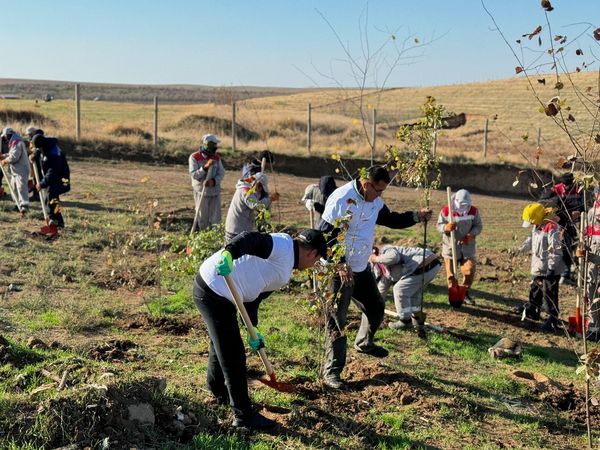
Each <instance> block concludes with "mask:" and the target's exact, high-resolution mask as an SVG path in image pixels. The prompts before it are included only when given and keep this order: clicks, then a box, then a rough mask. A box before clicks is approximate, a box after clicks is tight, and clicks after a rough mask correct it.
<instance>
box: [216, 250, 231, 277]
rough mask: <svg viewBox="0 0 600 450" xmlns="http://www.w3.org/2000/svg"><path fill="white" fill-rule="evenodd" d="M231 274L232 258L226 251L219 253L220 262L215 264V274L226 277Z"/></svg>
mask: <svg viewBox="0 0 600 450" xmlns="http://www.w3.org/2000/svg"><path fill="white" fill-rule="evenodd" d="M231 272H233V258H232V257H231V253H229V252H228V251H227V250H223V251H222V252H221V260H220V261H219V262H218V263H217V273H218V274H219V275H222V276H227V275H229V274H231Z"/></svg>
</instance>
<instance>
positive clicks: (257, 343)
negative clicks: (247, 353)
mask: <svg viewBox="0 0 600 450" xmlns="http://www.w3.org/2000/svg"><path fill="white" fill-rule="evenodd" d="M254 331H255V333H256V339H252V336H250V334H248V346H249V347H250V348H251V349H252V350H254V351H255V352H258V351H259V350H260V349H261V348H264V346H265V340H264V339H263V337H262V334H260V333H259V332H258V330H257V329H256V328H255V329H254Z"/></svg>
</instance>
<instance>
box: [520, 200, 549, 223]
mask: <svg viewBox="0 0 600 450" xmlns="http://www.w3.org/2000/svg"><path fill="white" fill-rule="evenodd" d="M544 217H546V208H544V205H542V204H540V203H530V204H529V205H527V206H526V207H525V209H524V210H523V226H524V227H529V226H531V225H532V224H533V225H541V224H542V222H543V221H544Z"/></svg>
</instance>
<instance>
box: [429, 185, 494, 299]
mask: <svg viewBox="0 0 600 450" xmlns="http://www.w3.org/2000/svg"><path fill="white" fill-rule="evenodd" d="M452 210H453V211H452V216H453V217H452V222H450V218H449V214H450V213H449V209H448V205H445V206H444V207H443V208H442V211H441V212H440V215H439V216H438V221H437V229H438V231H439V232H440V233H442V256H443V257H444V265H445V267H446V276H447V277H448V287H452V286H454V285H456V284H457V283H458V280H457V274H455V273H454V267H453V264H452V238H451V232H452V231H454V237H455V239H456V252H457V254H456V260H457V261H458V265H459V266H460V271H461V272H462V274H463V276H464V281H463V285H464V286H465V287H466V288H467V292H466V296H465V303H466V304H468V305H474V304H475V299H474V298H473V295H472V294H471V293H470V292H469V288H470V287H471V285H472V284H473V280H474V279H475V267H476V259H475V256H476V245H475V239H476V237H477V235H479V234H480V233H481V230H482V229H483V224H482V222H481V216H480V215H479V210H478V209H477V208H476V207H475V206H473V204H472V201H471V193H470V192H469V191H467V190H466V189H460V190H458V191H456V193H455V194H454V195H453V196H452Z"/></svg>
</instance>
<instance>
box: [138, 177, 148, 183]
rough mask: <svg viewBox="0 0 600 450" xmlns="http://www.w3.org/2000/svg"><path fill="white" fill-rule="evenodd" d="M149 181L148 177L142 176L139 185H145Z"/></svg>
mask: <svg viewBox="0 0 600 450" xmlns="http://www.w3.org/2000/svg"><path fill="white" fill-rule="evenodd" d="M149 179H150V177H148V176H144V177H142V178H140V183H147V182H148V180H149Z"/></svg>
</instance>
